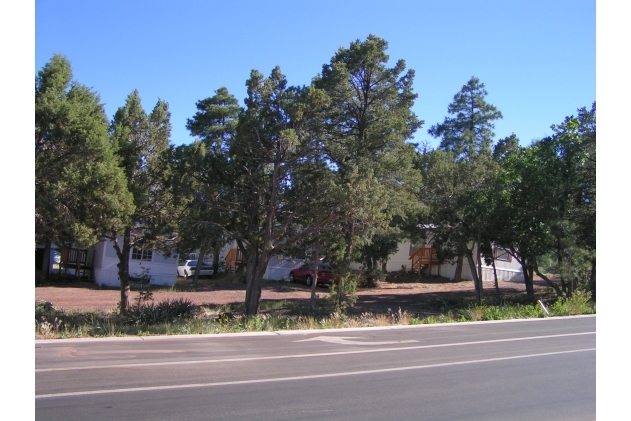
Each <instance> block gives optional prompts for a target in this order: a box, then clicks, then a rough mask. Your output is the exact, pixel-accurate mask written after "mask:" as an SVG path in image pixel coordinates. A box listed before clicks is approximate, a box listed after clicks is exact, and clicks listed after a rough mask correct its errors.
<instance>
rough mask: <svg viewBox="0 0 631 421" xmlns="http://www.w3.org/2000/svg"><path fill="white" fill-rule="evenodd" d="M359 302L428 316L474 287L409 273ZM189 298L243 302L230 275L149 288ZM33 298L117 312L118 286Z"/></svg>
mask: <svg viewBox="0 0 631 421" xmlns="http://www.w3.org/2000/svg"><path fill="white" fill-rule="evenodd" d="M499 287H500V291H501V293H502V296H503V298H505V299H518V300H519V299H523V298H524V296H525V287H524V284H523V283H518V282H500V283H499ZM544 288H545V284H544V283H543V281H539V280H535V293H536V294H537V295H540V294H542V293H544V292H545V290H544ZM484 291H485V297H488V298H493V297H495V285H494V282H484ZM310 295H311V289H310V287H307V286H306V285H302V284H292V283H288V282H278V281H270V282H266V283H264V285H263V289H262V294H261V301H282V300H287V301H293V302H301V303H304V304H305V306H306V305H308V303H309V298H310ZM328 295H329V293H328V289H326V288H318V289H317V296H318V298H320V299H325V298H326V297H328ZM357 295H358V300H357V303H356V305H355V308H354V309H353V313H355V314H361V313H373V314H383V313H387V312H388V311H389V309H390V311H394V312H395V311H398V310H399V308H400V309H401V310H402V311H407V312H409V313H412V314H417V315H422V316H427V315H431V314H437V313H438V312H439V310H440V308H441V305H443V304H449V303H458V302H460V303H461V302H474V300H475V289H474V287H473V282H472V281H461V282H453V281H449V280H447V279H445V278H438V277H429V278H421V279H419V278H418V277H411V276H409V275H403V276H397V275H396V274H391V275H389V279H388V280H386V281H384V282H381V283H380V284H379V286H378V287H377V288H371V289H358V291H357ZM137 297H138V292H137V291H132V292H131V294H130V302H131V303H132V304H133V302H134V300H135V299H137ZM177 298H187V299H189V300H191V301H192V302H194V303H195V304H198V305H201V304H210V305H223V304H231V303H237V304H240V303H243V302H244V300H245V285H244V284H241V283H237V282H235V280H234V279H232V280H231V279H223V280H219V279H200V281H199V285H198V286H197V288H193V287H192V286H191V285H190V281H187V280H184V279H182V278H178V281H177V283H176V286H175V287H174V288H173V289H158V290H154V291H153V299H154V301H155V302H159V301H163V300H166V299H177ZM35 300H36V301H40V300H43V301H48V302H50V303H52V304H53V306H55V307H56V308H60V309H64V310H79V311H108V310H112V311H115V310H116V308H117V304H118V302H119V300H120V290H117V289H104V288H99V287H98V286H96V285H95V284H93V283H91V282H76V281H75V282H69V281H51V282H49V283H48V284H42V285H39V286H36V287H35Z"/></svg>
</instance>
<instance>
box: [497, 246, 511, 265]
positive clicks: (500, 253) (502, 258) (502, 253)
mask: <svg viewBox="0 0 631 421" xmlns="http://www.w3.org/2000/svg"><path fill="white" fill-rule="evenodd" d="M493 257H494V258H495V260H497V261H499V262H510V261H512V256H511V255H510V254H508V251H506V249H505V248H504V247H500V246H498V245H493Z"/></svg>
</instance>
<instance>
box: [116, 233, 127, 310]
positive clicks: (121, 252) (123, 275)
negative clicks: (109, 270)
mask: <svg viewBox="0 0 631 421" xmlns="http://www.w3.org/2000/svg"><path fill="white" fill-rule="evenodd" d="M113 246H114V250H116V255H117V256H118V264H117V265H116V266H117V267H118V279H119V281H120V287H121V299H120V303H119V307H120V314H121V315H123V314H126V313H127V309H128V308H129V291H130V288H129V255H130V252H131V228H126V229H125V232H124V234H123V247H122V249H121V247H120V244H118V237H114V240H113Z"/></svg>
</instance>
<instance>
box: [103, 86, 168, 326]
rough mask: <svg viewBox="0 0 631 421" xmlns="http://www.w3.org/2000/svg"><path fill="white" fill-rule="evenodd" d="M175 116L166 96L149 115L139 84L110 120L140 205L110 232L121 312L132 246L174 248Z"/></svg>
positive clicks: (125, 305)
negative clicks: (172, 137)
mask: <svg viewBox="0 0 631 421" xmlns="http://www.w3.org/2000/svg"><path fill="white" fill-rule="evenodd" d="M170 118H171V113H170V112H169V106H168V104H167V103H166V102H164V101H162V100H158V102H157V103H156V105H155V107H154V108H153V110H152V111H151V113H150V114H149V115H147V114H146V113H145V111H144V109H143V107H142V104H141V101H140V95H139V94H138V91H137V90H134V91H133V92H132V93H131V94H129V95H128V96H127V100H126V101H125V105H124V106H123V107H120V108H119V109H118V110H117V111H116V114H115V115H114V118H113V120H112V123H111V125H110V136H111V139H112V143H113V145H114V147H115V148H116V154H117V155H118V157H119V160H120V166H121V168H122V169H123V171H124V173H125V176H126V179H127V186H128V188H129V190H130V192H131V193H132V195H133V202H134V205H135V211H134V213H133V214H132V215H131V218H130V220H129V222H128V223H125V224H115V225H114V226H112V228H111V230H110V231H109V233H108V238H110V240H111V241H112V242H113V246H114V249H115V250H116V255H117V256H118V259H119V263H118V277H119V279H120V284H121V301H120V312H121V314H123V313H125V312H126V311H127V308H128V307H129V257H130V254H131V250H132V248H134V247H141V248H143V247H146V248H155V249H156V250H160V251H162V252H163V253H165V254H169V253H170V251H171V244H170V243H169V240H170V239H172V238H171V234H172V232H173V231H174V226H173V221H172V218H173V214H174V213H173V208H172V205H173V201H172V193H171V189H170V188H169V183H168V182H167V180H168V179H169V171H170V165H169V164H170V160H171V153H170V152H171V150H170V148H169V138H170V134H171V123H170ZM121 237H122V238H121Z"/></svg>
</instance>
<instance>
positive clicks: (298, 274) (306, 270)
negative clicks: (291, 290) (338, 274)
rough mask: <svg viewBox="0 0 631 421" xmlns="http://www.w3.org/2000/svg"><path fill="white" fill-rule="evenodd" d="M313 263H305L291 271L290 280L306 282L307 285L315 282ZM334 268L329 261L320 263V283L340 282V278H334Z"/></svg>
mask: <svg viewBox="0 0 631 421" xmlns="http://www.w3.org/2000/svg"><path fill="white" fill-rule="evenodd" d="M313 267H314V265H313V263H305V264H304V265H302V266H300V267H299V268H298V269H294V270H292V271H291V272H289V282H304V283H306V284H307V286H311V284H312V283H313V278H314V276H313ZM332 272H333V269H331V266H329V265H328V264H327V263H318V285H331V284H332V283H333V282H335V283H336V284H337V283H339V282H340V279H339V278H335V279H333V277H332Z"/></svg>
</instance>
